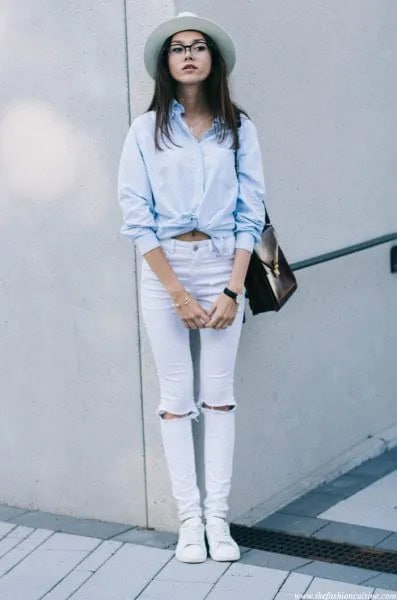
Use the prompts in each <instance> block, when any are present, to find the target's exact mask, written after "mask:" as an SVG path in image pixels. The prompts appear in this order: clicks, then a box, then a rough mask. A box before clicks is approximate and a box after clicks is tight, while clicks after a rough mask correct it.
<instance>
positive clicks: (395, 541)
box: [376, 533, 397, 551]
mask: <svg viewBox="0 0 397 600" xmlns="http://www.w3.org/2000/svg"><path fill="white" fill-rule="evenodd" d="M376 548H381V549H382V550H395V551H397V533H392V534H391V535H389V536H388V537H387V538H385V539H384V540H382V541H381V542H379V544H376Z"/></svg>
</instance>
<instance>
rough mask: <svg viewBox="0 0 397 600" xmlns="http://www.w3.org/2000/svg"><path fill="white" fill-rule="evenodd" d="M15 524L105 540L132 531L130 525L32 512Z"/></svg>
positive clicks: (18, 518) (17, 518) (15, 521)
mask: <svg viewBox="0 0 397 600" xmlns="http://www.w3.org/2000/svg"><path fill="white" fill-rule="evenodd" d="M14 523H17V524H19V525H28V526H30V527H44V528H46V529H52V530H53V531H64V532H65V533H75V534H78V535H85V536H90V537H96V538H100V539H103V540H106V539H109V538H112V537H114V536H115V535H119V534H121V533H123V532H124V531H127V530H129V529H131V526H130V525H124V524H122V523H111V522H108V521H98V520H96V519H77V518H76V517H70V516H68V515H57V514H54V513H48V512H40V511H31V512H27V513H24V514H23V515H20V516H18V517H16V518H15V519H14Z"/></svg>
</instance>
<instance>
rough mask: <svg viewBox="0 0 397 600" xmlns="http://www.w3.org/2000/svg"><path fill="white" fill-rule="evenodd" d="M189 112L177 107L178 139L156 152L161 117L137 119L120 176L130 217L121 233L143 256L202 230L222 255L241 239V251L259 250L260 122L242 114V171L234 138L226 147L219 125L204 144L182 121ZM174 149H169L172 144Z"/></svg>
mask: <svg viewBox="0 0 397 600" xmlns="http://www.w3.org/2000/svg"><path fill="white" fill-rule="evenodd" d="M183 113H184V107H183V105H182V104H180V103H179V102H178V101H177V100H176V99H173V101H172V105H171V119H170V126H171V139H172V140H173V141H175V142H176V143H177V144H179V145H180V146H181V147H179V148H178V147H177V146H174V145H173V144H171V142H170V141H169V140H168V139H167V138H164V139H165V142H164V143H163V142H162V139H161V137H160V145H161V147H162V148H165V150H163V151H157V150H156V148H155V146H154V124H155V123H154V122H155V111H149V112H146V113H143V114H141V115H139V116H138V117H136V118H135V119H134V120H133V122H132V124H131V126H130V128H129V131H128V133H127V136H126V139H125V142H124V146H123V149H122V153H121V158H120V165H119V172H118V200H119V203H120V206H121V211H122V215H123V225H122V227H121V229H120V233H122V234H125V235H127V236H128V237H129V238H131V240H132V241H133V242H134V243H135V244H136V246H137V248H138V250H139V251H140V253H141V254H142V255H143V254H145V253H146V252H149V250H152V249H153V248H156V247H157V246H160V245H161V244H160V242H161V240H163V239H166V238H170V237H173V236H175V235H178V234H180V233H184V232H187V231H191V230H192V229H198V230H200V231H204V232H205V233H207V234H208V235H209V236H211V237H212V239H213V242H214V246H215V247H217V248H220V247H221V245H222V243H223V238H225V237H229V236H235V247H236V248H245V249H246V250H249V251H252V249H253V247H254V244H255V243H256V242H259V241H260V237H261V233H262V229H263V226H264V221H265V209H264V207H265V204H264V197H265V181H264V175H263V165H262V156H261V150H260V147H259V141H258V135H257V131H256V127H255V125H254V123H253V122H252V121H251V120H250V119H248V118H247V117H246V116H245V115H243V114H241V127H240V128H239V130H238V131H239V139H240V148H239V150H238V152H237V159H238V177H237V175H236V170H235V159H234V150H233V149H232V148H229V146H230V144H231V142H232V134H231V132H227V134H226V137H225V139H224V141H223V142H222V143H218V141H217V139H216V137H215V133H216V130H217V128H218V127H219V119H218V118H216V119H214V120H213V123H212V127H211V128H210V129H208V130H207V131H206V132H205V133H204V135H203V136H202V137H201V139H200V141H199V140H197V138H195V137H194V135H193V134H192V133H191V132H190V130H189V127H188V126H187V124H186V122H185V120H184V119H183V117H182V114H183ZM165 144H167V146H168V147H167V146H166V145H165Z"/></svg>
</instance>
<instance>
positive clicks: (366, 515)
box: [319, 471, 397, 532]
mask: <svg viewBox="0 0 397 600" xmlns="http://www.w3.org/2000/svg"><path fill="white" fill-rule="evenodd" d="M396 489H397V471H393V472H391V473H388V474H387V475H385V476H383V477H381V478H380V479H378V480H377V481H375V482H374V483H372V484H371V485H369V486H368V487H366V488H365V489H363V490H360V491H359V492H356V493H355V494H353V496H351V497H349V498H346V499H345V500H341V501H340V502H338V503H337V504H335V505H334V506H332V507H330V508H329V509H327V510H325V511H324V512H323V513H320V515H319V516H320V517H321V518H325V519H330V520H332V521H341V522H344V523H350V524H352V525H362V526H365V527H372V528H375V529H383V530H386V531H387V530H389V531H394V532H397V511H396V509H395V506H394V505H395V490H396Z"/></svg>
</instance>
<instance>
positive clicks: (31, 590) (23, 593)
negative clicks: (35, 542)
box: [0, 537, 87, 600]
mask: <svg viewBox="0 0 397 600" xmlns="http://www.w3.org/2000/svg"><path fill="white" fill-rule="evenodd" d="M49 540H51V537H50V538H49ZM47 541H48V540H46V541H45V542H44V543H43V544H42V545H41V546H39V547H38V548H36V549H35V550H34V551H33V552H32V553H31V554H29V555H28V556H26V557H25V559H24V560H22V561H21V562H20V563H19V564H17V565H16V566H15V567H14V568H13V569H12V570H11V571H9V572H8V573H6V574H5V575H3V577H1V578H0V598H4V599H7V600H37V599H38V598H40V597H41V596H42V595H44V594H45V593H46V592H48V591H50V590H51V588H53V587H54V585H56V584H57V583H58V581H59V580H60V579H61V578H62V577H65V575H67V574H68V573H69V572H70V571H71V570H72V569H73V568H74V567H76V565H77V564H78V563H79V562H80V561H81V560H82V559H83V558H84V557H85V556H86V554H87V551H86V550H73V552H70V550H54V549H52V548H51V549H50V548H49V549H46V543H47Z"/></svg>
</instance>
